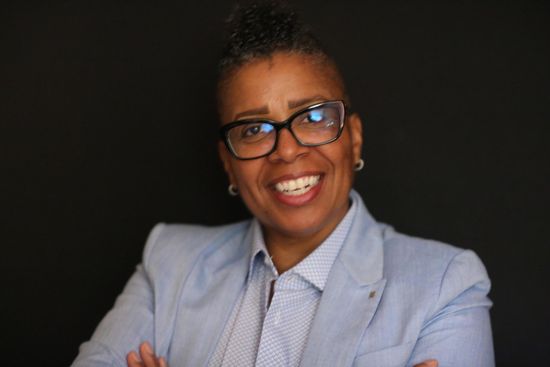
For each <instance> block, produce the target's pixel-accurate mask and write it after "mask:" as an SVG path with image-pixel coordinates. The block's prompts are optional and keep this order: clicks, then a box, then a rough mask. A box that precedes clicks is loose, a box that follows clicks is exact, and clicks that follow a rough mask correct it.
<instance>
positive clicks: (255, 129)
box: [239, 122, 273, 140]
mask: <svg viewBox="0 0 550 367" xmlns="http://www.w3.org/2000/svg"><path fill="white" fill-rule="evenodd" d="M271 131H273V126H271V125H270V124H265V123H261V122H258V123H250V124H246V125H242V127H241V131H240V134H239V135H240V138H241V139H247V140H250V139H256V138H257V139H259V138H261V137H263V136H265V135H267V134H269V133H270V132H271Z"/></svg>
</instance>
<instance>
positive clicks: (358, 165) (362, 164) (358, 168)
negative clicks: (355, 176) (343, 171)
mask: <svg viewBox="0 0 550 367" xmlns="http://www.w3.org/2000/svg"><path fill="white" fill-rule="evenodd" d="M363 167H365V161H364V160H363V159H359V161H358V162H357V163H355V164H354V165H353V170H354V171H355V172H359V171H361V170H362V169H363Z"/></svg>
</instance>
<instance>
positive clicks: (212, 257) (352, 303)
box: [73, 192, 494, 367]
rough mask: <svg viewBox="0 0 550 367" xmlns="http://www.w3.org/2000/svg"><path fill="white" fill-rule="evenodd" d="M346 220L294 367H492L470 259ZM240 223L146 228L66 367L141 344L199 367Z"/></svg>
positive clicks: (483, 285) (221, 303)
mask: <svg viewBox="0 0 550 367" xmlns="http://www.w3.org/2000/svg"><path fill="white" fill-rule="evenodd" d="M351 197H352V198H353V201H354V202H357V205H358V209H357V215H356V216H355V218H354V219H353V222H352V223H351V228H350V230H349V233H348V235H347V237H346V240H345V243H344V246H343V247H342V249H341V251H340V252H339V254H338V256H337V258H336V260H335V261H334V264H333V266H332V268H331V270H330V273H329V277H328V279H327V281H326V284H325V287H324V290H323V294H322V296H321V300H320V302H319V305H318V308H317V311H316V313H315V317H314V319H313V322H312V325H311V329H310V332H309V336H308V338H307V342H306V346H305V349H304V352H303V355H302V361H301V365H302V366H316V367H317V366H318V367H334V366H362V367H394V366H412V365H414V364H415V363H418V362H420V361H423V360H426V359H429V358H435V359H438V360H439V362H440V366H445V367H452V366H457V367H458V366H460V367H462V366H469V367H476V366H480V367H491V366H494V358H493V345H492V336H491V327H490V320H489V308H490V306H491V301H490V300H489V299H488V298H487V293H488V292H489V289H490V281H489V278H488V276H487V273H486V271H485V268H484V267H483V264H482V263H481V261H480V260H479V258H478V257H477V256H476V255H475V254H474V253H473V252H472V251H469V250H462V249H459V248H456V247H453V246H450V245H446V244H443V243H440V242H436V241H431V240H426V239H420V238H415V237H410V236H406V235H403V234H400V233H397V232H396V231H394V230H393V229H392V228H391V227H389V226H387V225H384V224H381V223H377V222H375V221H374V219H373V218H372V217H371V216H370V214H369V213H368V211H367V209H366V208H365V207H364V204H363V202H362V201H361V198H360V197H359V195H358V194H357V193H356V192H352V193H351ZM250 228H251V222H250V221H246V222H241V223H237V224H232V225H227V226H220V227H203V226H192V225H165V224H159V225H157V226H156V227H155V228H154V229H153V231H152V233H151V235H150V236H149V239H148V241H147V244H146V246H145V250H144V255H143V263H142V264H141V265H139V266H138V267H137V270H136V272H135V273H134V275H133V276H132V277H131V278H130V280H129V281H128V284H127V285H126V287H125V289H124V290H123V292H122V294H121V295H120V296H119V297H118V299H117V301H116V303H115V305H114V307H113V309H112V310H111V311H109V313H108V314H107V315H106V316H105V318H104V319H103V320H102V322H101V323H100V324H99V326H98V327H97V329H96V331H95V333H94V334H93V336H92V338H91V340H90V341H88V342H86V343H84V344H82V346H81V348H80V354H79V356H78V357H77V359H76V360H75V362H74V363H73V366H75V367H85V366H89V367H92V366H126V361H125V355H126V353H128V351H130V350H132V349H134V350H135V349H137V347H138V345H139V344H140V343H141V342H143V341H146V340H148V341H150V342H151V343H152V344H153V346H154V349H155V352H156V353H157V354H158V355H161V356H165V357H166V358H167V360H168V363H169V365H170V366H171V367H180V366H193V367H195V366H207V365H208V362H209V360H210V358H211V357H212V356H213V354H214V351H215V348H216V345H217V344H218V341H219V339H220V337H221V335H222V334H223V330H224V327H225V325H226V323H227V322H228V320H229V318H230V315H231V313H232V310H233V309H234V307H235V305H236V304H237V302H238V300H239V299H240V295H241V293H242V292H243V289H244V287H245V286H246V280H247V276H248V270H249V264H250V258H251V256H252V249H251V247H250V246H249V244H250V243H251V237H250V236H251V234H252V233H251V231H250Z"/></svg>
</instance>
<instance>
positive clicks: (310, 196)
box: [268, 171, 325, 207]
mask: <svg viewBox="0 0 550 367" xmlns="http://www.w3.org/2000/svg"><path fill="white" fill-rule="evenodd" d="M306 176H319V182H318V183H317V185H315V186H313V187H312V188H311V189H310V190H309V191H308V192H306V193H304V194H302V195H293V196H292V195H285V194H283V193H281V192H279V191H277V190H276V189H275V185H276V184H277V183H279V182H282V181H287V180H296V179H298V178H300V177H306ZM324 176H325V175H324V173H321V172H313V171H311V172H300V173H299V174H287V175H283V176H279V177H277V178H276V179H274V180H272V181H270V182H269V184H268V186H269V187H270V189H271V190H270V191H271V193H272V195H273V196H274V198H275V199H276V200H277V201H278V202H280V203H282V204H284V205H287V206H292V207H300V206H304V205H307V204H309V203H311V202H312V201H313V200H315V198H316V197H317V196H318V195H319V193H320V192H321V189H322V186H323V183H324Z"/></svg>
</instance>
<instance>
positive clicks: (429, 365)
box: [414, 359, 439, 367]
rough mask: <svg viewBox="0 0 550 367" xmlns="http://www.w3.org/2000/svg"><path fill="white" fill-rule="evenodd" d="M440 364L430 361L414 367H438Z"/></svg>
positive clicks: (433, 360)
mask: <svg viewBox="0 0 550 367" xmlns="http://www.w3.org/2000/svg"><path fill="white" fill-rule="evenodd" d="M437 366H439V363H437V360H435V359H428V360H427V361H424V362H421V363H419V364H415V365H414V367H437Z"/></svg>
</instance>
